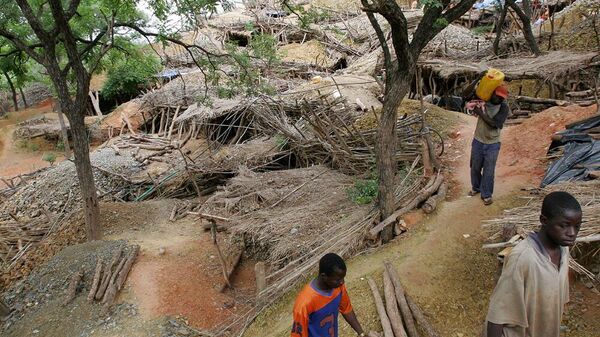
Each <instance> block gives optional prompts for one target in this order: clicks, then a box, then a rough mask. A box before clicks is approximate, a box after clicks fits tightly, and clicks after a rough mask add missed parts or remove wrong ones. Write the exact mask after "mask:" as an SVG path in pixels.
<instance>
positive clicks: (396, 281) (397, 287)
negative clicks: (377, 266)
mask: <svg viewBox="0 0 600 337" xmlns="http://www.w3.org/2000/svg"><path fill="white" fill-rule="evenodd" d="M384 265H385V269H386V271H387V272H388V274H389V276H390V279H391V280H392V284H393V285H394V293H395V295H396V300H397V301H398V306H399V307H400V312H401V313H402V318H403V319H404V326H405V327H406V332H407V333H408V336H409V337H419V332H418V331H417V327H416V326H415V320H414V318H413V315H412V313H411V311H410V307H409V306H408V303H407V302H406V297H405V292H404V287H402V284H401V283H400V278H399V277H398V272H397V271H396V268H394V266H393V265H392V264H391V263H390V262H388V261H386V262H384Z"/></svg>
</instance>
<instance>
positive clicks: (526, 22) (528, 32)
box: [506, 0, 541, 56]
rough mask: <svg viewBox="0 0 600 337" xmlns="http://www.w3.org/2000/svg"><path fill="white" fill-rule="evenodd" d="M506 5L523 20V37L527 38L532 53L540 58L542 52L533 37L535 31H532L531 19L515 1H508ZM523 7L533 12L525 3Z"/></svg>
mask: <svg viewBox="0 0 600 337" xmlns="http://www.w3.org/2000/svg"><path fill="white" fill-rule="evenodd" d="M506 3H507V4H508V5H509V6H510V8H512V9H513V10H514V11H515V13H517V15H518V16H519V19H520V20H521V23H522V24H523V35H524V36H525V40H526V41H527V44H528V45H529V49H531V52H532V53H533V54H534V55H535V56H540V54H541V51H540V48H539V46H538V43H537V41H536V40H535V36H533V30H532V29H531V17H530V16H528V15H527V14H526V13H525V12H524V11H523V9H521V7H519V6H518V5H517V4H516V3H515V0H506ZM523 7H525V10H526V11H528V12H530V11H531V10H530V8H529V9H527V7H530V6H527V4H525V1H524V3H523Z"/></svg>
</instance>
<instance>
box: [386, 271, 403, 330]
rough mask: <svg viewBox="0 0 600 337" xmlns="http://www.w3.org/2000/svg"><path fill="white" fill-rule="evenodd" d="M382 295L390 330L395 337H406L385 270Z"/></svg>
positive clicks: (390, 281)
mask: <svg viewBox="0 0 600 337" xmlns="http://www.w3.org/2000/svg"><path fill="white" fill-rule="evenodd" d="M383 293H384V296H385V308H386V310H387V314H388V317H389V319H390V324H391V325H392V330H393V331H394V336H395V337H407V334H406V331H405V330H404V326H403V325H402V317H400V311H398V303H397V302H396V296H395V294H394V285H393V284H392V280H391V279H390V275H389V273H388V271H387V270H384V271H383Z"/></svg>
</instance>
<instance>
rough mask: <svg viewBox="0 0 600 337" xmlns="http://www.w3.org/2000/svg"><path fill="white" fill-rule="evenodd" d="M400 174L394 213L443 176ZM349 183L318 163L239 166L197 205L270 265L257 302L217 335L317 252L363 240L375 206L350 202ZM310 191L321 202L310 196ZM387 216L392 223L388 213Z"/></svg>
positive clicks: (301, 273) (342, 251) (276, 292)
mask: <svg viewBox="0 0 600 337" xmlns="http://www.w3.org/2000/svg"><path fill="white" fill-rule="evenodd" d="M416 163H418V161H415V165H414V166H416ZM414 166H413V167H414ZM399 178H400V179H399V183H398V184H397V189H396V191H395V192H396V193H395V196H396V204H397V207H398V211H396V213H394V216H395V217H400V216H401V215H403V214H404V213H405V212H406V211H407V210H412V209H413V208H415V207H417V206H418V205H419V204H421V203H422V202H423V201H424V200H426V199H427V198H428V196H430V195H431V194H432V193H433V192H435V190H437V189H438V188H440V186H441V182H442V181H443V178H442V176H441V175H437V176H433V177H431V178H430V179H429V181H428V182H427V183H426V182H425V179H423V177H422V170H421V169H419V168H414V169H412V170H409V171H408V173H407V174H406V175H405V176H404V177H399ZM265 182H267V183H266V184H265ZM350 184H351V179H350V178H349V177H347V176H345V175H343V174H341V173H336V172H335V171H332V170H330V169H327V168H324V167H322V166H313V167H311V168H306V169H296V170H286V171H276V172H266V173H252V172H243V173H240V175H239V176H237V177H235V178H233V179H232V180H231V181H230V183H229V184H228V185H227V186H226V187H225V189H224V190H223V191H221V192H218V193H216V194H215V196H214V197H212V198H211V199H209V200H208V201H207V202H206V203H205V204H204V206H203V208H202V210H201V212H203V213H209V212H212V213H213V214H219V215H220V216H222V217H223V218H227V219H228V221H229V224H228V228H229V230H230V231H231V232H233V233H235V235H234V236H233V240H244V241H245V246H246V251H247V252H249V253H251V254H252V253H254V254H257V256H258V257H259V258H260V259H262V260H264V261H265V262H267V264H268V265H269V273H267V276H266V281H267V286H266V288H265V289H264V290H263V291H262V292H261V293H260V294H259V302H258V303H257V307H256V310H251V311H249V312H248V313H247V314H245V315H242V316H239V317H236V318H235V319H233V320H232V321H228V322H225V323H224V324H223V326H222V327H221V329H220V330H219V332H218V333H217V334H216V335H218V336H220V335H224V334H226V333H227V332H228V331H230V329H232V328H237V327H239V326H240V325H241V326H242V328H245V327H247V325H248V324H249V323H250V322H251V321H252V319H253V318H254V317H256V316H257V315H258V313H259V312H260V310H261V309H262V308H266V307H267V306H268V305H269V304H271V303H273V302H274V301H276V300H277V299H278V298H279V297H280V296H281V295H283V294H285V293H286V292H287V291H288V290H290V289H291V288H292V287H294V286H295V285H296V284H297V283H298V282H301V281H302V280H304V279H305V278H306V275H308V274H309V273H311V272H312V271H314V269H315V268H316V266H317V264H318V261H319V257H320V256H322V255H323V254H325V253H327V252H334V253H337V254H339V255H341V256H343V257H350V256H352V254H354V253H356V251H358V250H360V249H361V248H364V247H365V238H366V237H370V233H369V229H372V226H373V225H374V224H376V223H378V222H379V218H380V214H379V211H378V209H377V208H374V207H368V206H357V205H353V204H351V203H350V202H349V200H348V197H347V196H346V191H345V189H346V187H348V186H349V185H350ZM323 191H327V192H328V194H327V195H323ZM431 191H433V192H431ZM438 193H439V192H438ZM316 199H318V200H321V202H320V203H314V200H316ZM386 223H387V224H388V225H389V224H392V222H391V221H389V220H387V219H386ZM378 227H380V226H379V225H378ZM257 310H259V311H257Z"/></svg>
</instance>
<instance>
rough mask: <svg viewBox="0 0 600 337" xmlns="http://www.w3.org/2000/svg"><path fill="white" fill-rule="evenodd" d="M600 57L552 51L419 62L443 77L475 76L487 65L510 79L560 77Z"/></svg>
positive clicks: (434, 59) (586, 65)
mask: <svg viewBox="0 0 600 337" xmlns="http://www.w3.org/2000/svg"><path fill="white" fill-rule="evenodd" d="M597 57H598V53H595V52H594V53H573V52H569V51H563V50H560V51H552V52H549V53H547V54H544V55H542V56H539V57H537V58H536V57H532V56H525V57H511V58H506V59H496V60H491V61H482V62H479V63H476V62H469V61H464V60H453V59H443V58H433V59H427V60H420V61H419V64H420V65H421V66H422V67H424V68H429V69H431V70H433V71H434V72H435V73H437V74H438V75H439V76H440V77H442V78H446V79H449V78H454V77H461V76H476V75H477V74H478V73H480V72H481V71H483V70H485V69H488V68H496V69H500V70H501V71H502V72H504V74H505V75H506V77H507V79H509V80H515V79H531V78H549V79H550V78H557V77H560V76H563V75H564V74H566V73H567V72H572V71H576V70H579V69H583V68H586V67H588V66H589V65H590V64H591V63H593V61H594V59H595V58H597Z"/></svg>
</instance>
